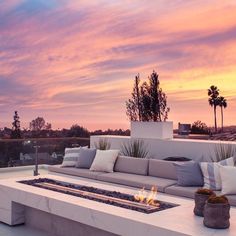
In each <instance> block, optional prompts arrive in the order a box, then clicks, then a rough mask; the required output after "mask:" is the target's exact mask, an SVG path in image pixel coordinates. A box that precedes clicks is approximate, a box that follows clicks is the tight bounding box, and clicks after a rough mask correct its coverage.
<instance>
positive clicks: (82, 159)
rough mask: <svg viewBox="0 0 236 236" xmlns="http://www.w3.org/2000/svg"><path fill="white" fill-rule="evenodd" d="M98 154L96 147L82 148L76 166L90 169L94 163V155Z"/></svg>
mask: <svg viewBox="0 0 236 236" xmlns="http://www.w3.org/2000/svg"><path fill="white" fill-rule="evenodd" d="M95 155H96V149H95V148H90V149H82V148H81V150H80V153H79V157H78V159H77V163H76V167H77V168H85V169H89V168H90V167H91V165H92V163H93V160H94V157H95Z"/></svg>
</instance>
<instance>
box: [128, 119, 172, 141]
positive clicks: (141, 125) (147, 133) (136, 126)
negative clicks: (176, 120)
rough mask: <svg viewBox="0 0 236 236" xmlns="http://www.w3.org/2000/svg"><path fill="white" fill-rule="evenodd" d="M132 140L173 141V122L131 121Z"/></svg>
mask: <svg viewBox="0 0 236 236" xmlns="http://www.w3.org/2000/svg"><path fill="white" fill-rule="evenodd" d="M131 138H154V139H172V138H173V122H172V121H166V122H153V121H151V122H142V121H131Z"/></svg>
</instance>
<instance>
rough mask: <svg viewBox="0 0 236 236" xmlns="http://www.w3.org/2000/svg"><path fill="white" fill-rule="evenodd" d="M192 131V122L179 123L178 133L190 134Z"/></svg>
mask: <svg viewBox="0 0 236 236" xmlns="http://www.w3.org/2000/svg"><path fill="white" fill-rule="evenodd" d="M190 132H191V124H181V123H179V125H178V134H179V135H189V133H190Z"/></svg>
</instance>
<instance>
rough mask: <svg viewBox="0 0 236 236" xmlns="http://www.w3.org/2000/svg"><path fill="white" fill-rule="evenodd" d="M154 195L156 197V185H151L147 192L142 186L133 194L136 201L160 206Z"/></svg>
mask: <svg viewBox="0 0 236 236" xmlns="http://www.w3.org/2000/svg"><path fill="white" fill-rule="evenodd" d="M156 197H157V187H155V186H152V188H151V192H150V193H149V194H148V193H147V192H146V191H145V188H142V189H141V190H139V191H138V194H135V195H134V198H135V200H136V201H139V202H140V203H145V204H147V205H151V206H156V207H158V206H160V204H159V203H158V202H157V201H156Z"/></svg>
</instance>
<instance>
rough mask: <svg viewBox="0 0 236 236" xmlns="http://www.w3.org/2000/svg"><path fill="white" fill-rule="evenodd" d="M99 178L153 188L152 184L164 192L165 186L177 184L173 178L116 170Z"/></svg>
mask: <svg viewBox="0 0 236 236" xmlns="http://www.w3.org/2000/svg"><path fill="white" fill-rule="evenodd" d="M97 178H98V180H101V181H106V182H111V183H116V184H122V185H127V186H131V187H136V188H143V187H145V188H146V189H151V187H152V186H157V188H158V191H159V192H164V190H165V188H166V187H168V186H171V185H173V184H176V181H174V180H171V179H163V178H157V177H151V176H142V175H135V174H128V173H121V172H114V173H108V174H102V175H99V176H98V177H97Z"/></svg>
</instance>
